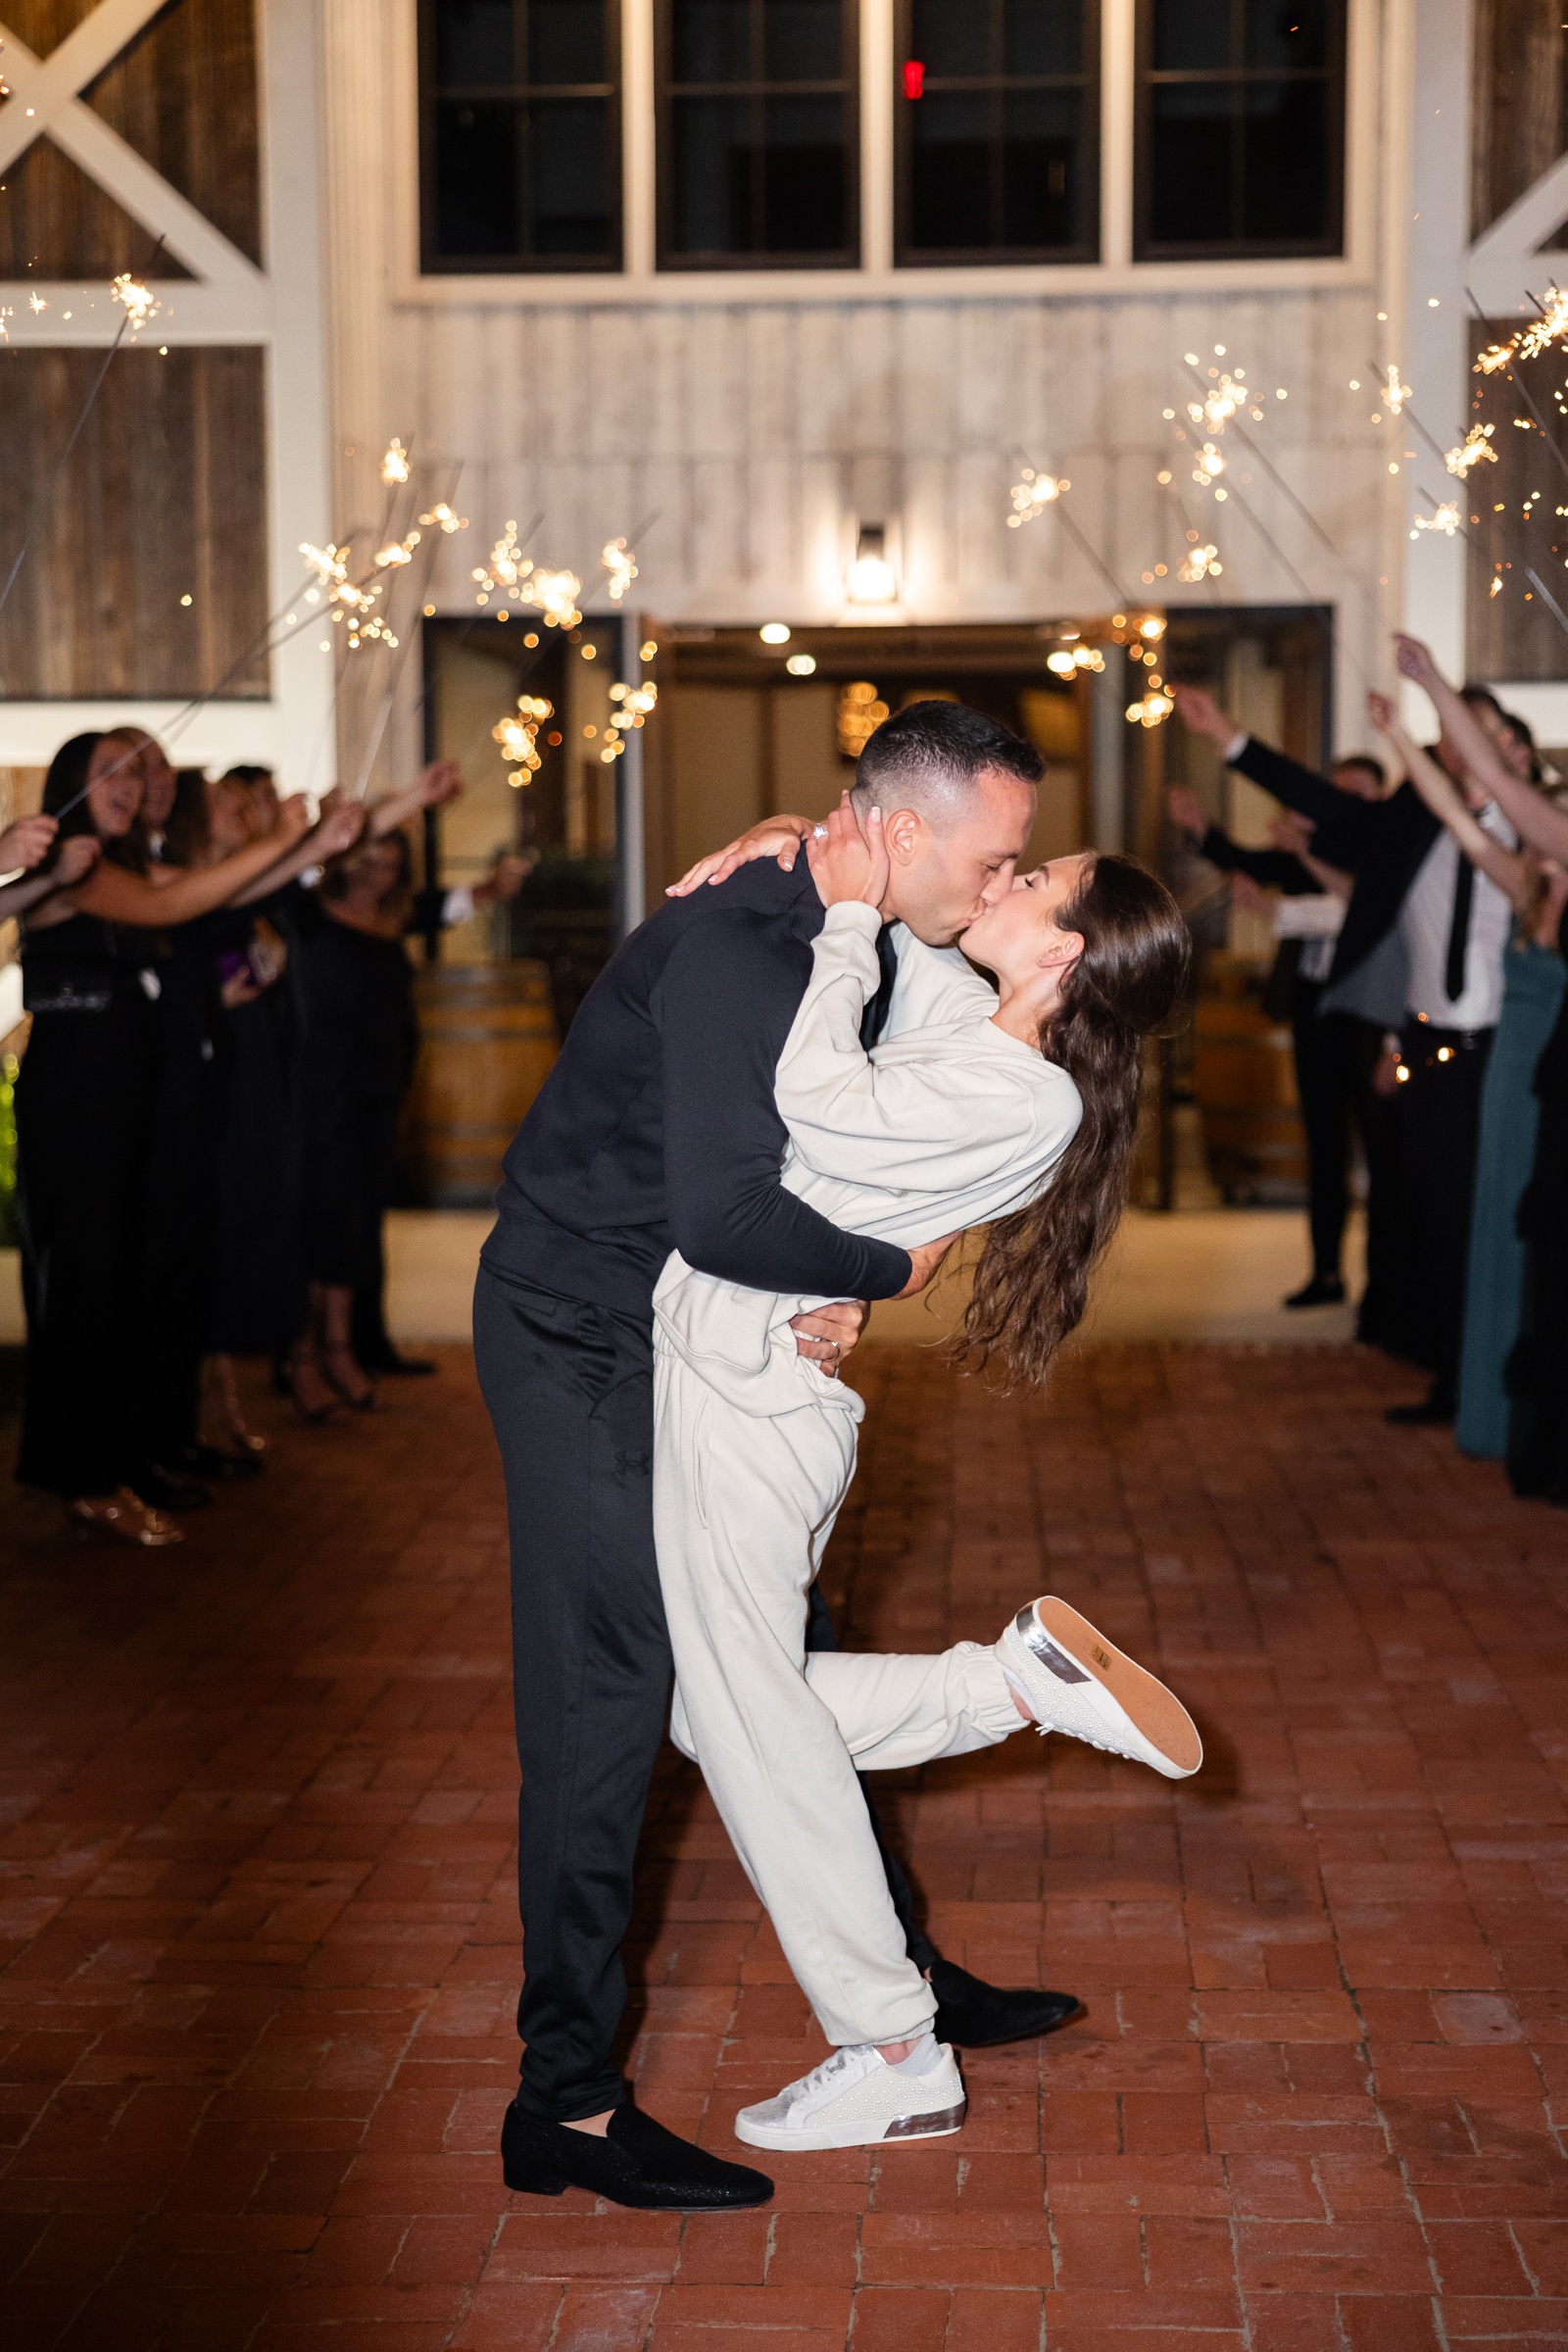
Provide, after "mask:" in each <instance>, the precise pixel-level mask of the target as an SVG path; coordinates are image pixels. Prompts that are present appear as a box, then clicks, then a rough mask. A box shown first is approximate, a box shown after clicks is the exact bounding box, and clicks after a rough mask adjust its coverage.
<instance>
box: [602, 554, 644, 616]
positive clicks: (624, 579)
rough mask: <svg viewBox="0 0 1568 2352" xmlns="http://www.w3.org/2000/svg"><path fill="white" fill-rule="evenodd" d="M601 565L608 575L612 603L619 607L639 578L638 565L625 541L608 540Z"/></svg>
mask: <svg viewBox="0 0 1568 2352" xmlns="http://www.w3.org/2000/svg"><path fill="white" fill-rule="evenodd" d="M599 564H600V568H601V570H603V571H604V572H605V573H606V574H607V575H608V581H609V588H610V601H611V603H612V604H613V605H618V604H619V602H620V600H621V598H622V597H623V596H624V595H625V593H626V591H627V589H628V588H629V587H630V586H631V584H632V582H633V580H634V579H635V578H636V577H637V564H636V562H635V560H634V558H633V556H632V552H631V550H630V548H629V547H628V546H627V544H626V542H625V540H624V539H607V540H606V542H605V544H604V546H603V548H602V549H601V550H600V555H599Z"/></svg>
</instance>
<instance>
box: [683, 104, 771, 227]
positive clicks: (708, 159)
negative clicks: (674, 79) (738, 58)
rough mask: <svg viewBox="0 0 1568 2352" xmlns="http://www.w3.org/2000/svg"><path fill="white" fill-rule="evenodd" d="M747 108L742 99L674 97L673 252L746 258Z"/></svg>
mask: <svg viewBox="0 0 1568 2352" xmlns="http://www.w3.org/2000/svg"><path fill="white" fill-rule="evenodd" d="M751 125H752V109H751V105H750V102H749V101H748V100H746V99H744V98H677V99H676V101H675V104H674V108H673V129H674V141H675V155H674V166H675V237H674V244H675V250H676V252H677V253H750V252H751V251H752V250H753V240H752V225H751V215H752V198H751V189H752V154H753V149H752V127H751Z"/></svg>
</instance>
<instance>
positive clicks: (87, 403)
mask: <svg viewBox="0 0 1568 2352" xmlns="http://www.w3.org/2000/svg"><path fill="white" fill-rule="evenodd" d="M163 250H164V239H163V237H162V236H160V237H159V239H158V242H157V244H156V245H155V246H154V247H153V250H152V259H153V260H154V261H155V262H156V261H157V259H158V256H159V255H160V254H161V253H162V252H163ZM124 313H125V315H124V317H123V319H121V321H120V324H119V326H118V327H117V329H116V330H115V339H114V341H113V342H112V343H111V344H110V346H109V349H108V350H107V351H106V352H105V354H104V364H103V366H102V367H101V368H99V370H98V372H97V374H96V375H95V376H94V377H93V379H92V388H91V390H90V391H89V392H88V394H87V397H86V399H85V400H84V401H83V402H82V404H81V411H80V414H79V415H78V417H77V418H76V421H75V423H74V424H73V426H72V428H71V438H70V440H69V441H68V442H67V443H66V446H65V448H64V449H63V450H62V451H61V453H60V459H59V463H58V464H57V466H55V469H54V472H53V473H52V474H51V475H50V477H49V486H48V488H47V489H46V490H45V492H44V494H43V496H42V498H41V499H40V500H39V501H38V504H37V507H36V508H35V510H34V513H33V518H32V522H31V524H30V526H29V527H28V531H27V535H26V537H25V539H24V541H23V542H22V545H21V546H20V547H19V548H18V550H17V553H16V559H15V561H14V562H13V564H12V566H11V569H10V570H9V571H8V572H7V573H6V577H5V585H4V587H0V613H3V612H4V611H5V609H6V600H7V598H8V597H9V596H10V594H11V591H12V589H13V588H14V587H15V586H16V584H17V574H18V573H19V572H20V571H21V569H22V566H23V564H25V562H26V560H27V550H28V549H29V548H30V547H31V545H32V543H33V541H34V539H36V537H37V536H38V527H39V525H40V523H41V522H42V521H43V518H44V515H45V514H46V513H47V512H48V510H49V508H50V507H52V506H53V504H54V500H55V495H56V493H57V492H58V490H59V488H60V484H61V482H62V481H63V480H64V478H65V471H66V467H67V466H69V465H70V463H71V453H72V451H73V449H74V448H75V446H76V443H77V442H78V441H79V440H80V438H81V430H82V427H83V425H84V424H85V423H86V421H87V419H88V417H90V416H91V415H92V407H93V403H94V401H95V400H96V399H97V398H98V395H99V393H100V392H101V391H102V390H103V383H104V377H105V376H106V375H107V374H108V373H109V368H110V363H111V362H112V361H113V359H114V356H115V354H116V352H117V351H118V350H119V349H120V346H121V344H122V343H123V341H124V338H125V332H126V329H127V328H128V327H130V326H131V325H132V324H134V325H136V326H140V325H142V324H143V322H144V316H145V314H140V315H139V314H138V306H137V305H135V304H133V303H132V302H130V301H129V300H126V301H125V303H124Z"/></svg>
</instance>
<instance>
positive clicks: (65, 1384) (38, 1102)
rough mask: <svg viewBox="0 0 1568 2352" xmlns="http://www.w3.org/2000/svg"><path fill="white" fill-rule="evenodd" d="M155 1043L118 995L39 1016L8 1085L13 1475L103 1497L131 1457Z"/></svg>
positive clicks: (125, 1473) (147, 1008) (150, 1020)
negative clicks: (14, 1202) (17, 1261)
mask: <svg viewBox="0 0 1568 2352" xmlns="http://www.w3.org/2000/svg"><path fill="white" fill-rule="evenodd" d="M159 1051H160V1036H159V1025H158V1020H157V1016H156V1013H155V1011H154V1008H153V1006H152V1005H150V1004H149V1003H148V1002H147V999H146V998H145V997H144V996H143V994H142V992H141V989H140V988H139V987H138V986H137V985H136V984H135V983H134V981H132V982H130V983H129V984H128V985H127V984H126V983H125V982H123V981H121V982H119V983H117V985H116V986H115V989H114V1000H113V1003H112V1004H111V1005H108V1006H107V1007H106V1008H105V1009H103V1010H102V1011H97V1012H88V1011H73V1012H40V1013H37V1014H36V1015H35V1016H34V1019H33V1024H32V1035H31V1039H30V1041H29V1043H28V1047H27V1052H26V1054H25V1057H24V1060H23V1065H22V1075H21V1077H20V1079H19V1080H18V1082H17V1143H18V1160H19V1171H18V1172H19V1176H20V1179H21V1181H20V1188H19V1191H20V1198H19V1206H20V1209H21V1222H22V1283H23V1296H24V1299H25V1302H26V1311H27V1356H26V1404H25V1411H24V1414H23V1423H22V1453H21V1459H20V1461H19V1463H18V1467H17V1475H18V1477H19V1478H21V1479H24V1480H25V1482H26V1483H27V1484H28V1485H29V1486H37V1487H46V1488H52V1489H53V1490H54V1491H55V1493H57V1494H59V1495H68V1496H69V1495H107V1494H110V1493H112V1492H113V1490H114V1489H115V1488H116V1487H118V1486H121V1485H123V1483H125V1482H126V1481H127V1480H128V1479H130V1478H131V1477H132V1476H133V1475H134V1473H135V1470H136V1468H137V1465H138V1461H139V1456H140V1446H139V1438H138V1432H137V1429H136V1426H135V1420H136V1399H137V1398H138V1397H139V1396H140V1395H141V1393H142V1383H143V1368H142V1362H141V1356H142V1340H143V1336H144V1335H143V1334H142V1333H141V1332H140V1331H139V1329H138V1324H139V1313H138V1308H139V1302H140V1295H139V1275H140V1269H141V1265H142V1257H143V1237H144V1227H145V1216H146V1192H147V1174H148V1156H149V1152H150V1149H151V1144H152V1133H153V1111H154V1099H155V1096H156V1092H157V1087H158V1073H159Z"/></svg>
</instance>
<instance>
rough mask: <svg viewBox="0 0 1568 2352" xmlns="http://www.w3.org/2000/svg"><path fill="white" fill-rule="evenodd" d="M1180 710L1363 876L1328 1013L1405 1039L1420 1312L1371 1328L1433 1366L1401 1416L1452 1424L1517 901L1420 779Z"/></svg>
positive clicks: (1203, 712) (1489, 710) (1412, 1307)
mask: <svg viewBox="0 0 1568 2352" xmlns="http://www.w3.org/2000/svg"><path fill="white" fill-rule="evenodd" d="M1466 700H1467V701H1468V702H1470V703H1471V705H1472V708H1475V707H1476V706H1478V705H1479V706H1481V710H1480V711H1479V712H1478V715H1482V716H1483V721H1485V719H1486V718H1493V719H1494V724H1495V725H1499V726H1500V725H1504V724H1505V721H1504V720H1503V714H1502V712H1501V711H1500V710H1498V708H1497V705H1496V703H1495V699H1494V698H1493V697H1492V696H1491V695H1490V694H1486V693H1485V690H1476V689H1467V691H1466ZM1176 704H1177V709H1178V711H1179V712H1180V714H1181V716H1182V719H1183V720H1184V722H1185V723H1186V724H1187V725H1188V726H1189V727H1191V728H1192V729H1193V730H1194V732H1195V733H1197V734H1202V735H1207V736H1208V737H1209V738H1210V739H1211V740H1212V741H1213V742H1214V743H1216V744H1217V745H1218V746H1219V748H1220V750H1221V753H1222V754H1223V756H1224V759H1225V761H1226V763H1227V765H1228V766H1231V767H1234V768H1235V769H1236V770H1237V772H1238V774H1240V775H1244V776H1246V777H1248V778H1249V779H1250V781H1251V782H1252V783H1254V784H1256V785H1257V786H1259V788H1260V789H1261V790H1262V791H1264V792H1266V793H1269V794H1270V795H1271V796H1272V797H1273V798H1274V799H1275V800H1277V801H1281V802H1283V803H1284V805H1285V807H1286V808H1288V809H1296V810H1297V811H1298V813H1299V814H1300V815H1302V816H1304V817H1306V818H1308V819H1309V820H1310V822H1311V824H1312V825H1313V827H1314V832H1313V837H1312V848H1313V852H1314V855H1315V856H1317V857H1319V858H1323V859H1324V860H1325V862H1327V863H1328V864H1330V865H1337V866H1342V867H1344V868H1345V869H1346V870H1347V871H1348V872H1349V873H1351V874H1353V875H1354V877H1355V888H1354V890H1353V891H1352V893H1351V897H1350V903H1349V905H1348V907H1347V908H1346V911H1345V922H1344V925H1343V927H1342V929H1341V932H1340V936H1339V940H1338V943H1337V945H1336V947H1335V952H1334V960H1333V962H1332V964H1331V965H1330V967H1329V972H1328V977H1327V980H1326V982H1325V985H1324V990H1323V996H1322V1000H1321V1003H1320V1005H1319V1017H1320V1018H1323V1017H1326V1016H1327V1015H1329V1014H1331V1013H1335V1012H1351V1013H1354V1014H1356V1015H1357V1016H1358V1017H1359V1018H1360V1019H1362V1020H1364V1021H1370V1022H1374V1023H1376V1024H1378V1025H1379V1026H1380V1027H1381V1028H1383V1029H1385V1030H1387V1031H1391V1032H1392V1031H1397V1033H1398V1039H1399V1061H1398V1069H1399V1072H1400V1073H1401V1075H1400V1078H1399V1096H1400V1101H1399V1106H1398V1107H1399V1118H1400V1124H1401V1130H1402V1133H1401V1145H1402V1150H1401V1162H1402V1184H1401V1203H1402V1219H1401V1222H1402V1223H1403V1225H1404V1228H1405V1231H1404V1236H1403V1239H1404V1243H1405V1250H1404V1273H1405V1281H1404V1282H1403V1283H1402V1284H1401V1286H1400V1288H1401V1290H1402V1292H1403V1303H1404V1306H1405V1308H1406V1309H1407V1311H1408V1314H1409V1318H1410V1320H1409V1326H1408V1330H1407V1331H1399V1330H1398V1329H1397V1328H1396V1329H1395V1330H1392V1331H1388V1332H1387V1333H1385V1332H1384V1331H1382V1330H1379V1329H1376V1328H1374V1329H1371V1330H1363V1334H1362V1336H1363V1337H1365V1338H1369V1339H1373V1340H1375V1341H1377V1342H1378V1343H1379V1344H1383V1345H1387V1344H1390V1343H1391V1342H1392V1344H1393V1345H1394V1346H1395V1347H1396V1348H1397V1351H1398V1352H1401V1353H1403V1352H1406V1351H1408V1352H1410V1353H1411V1354H1413V1355H1415V1356H1416V1358H1417V1360H1418V1361H1423V1362H1425V1363H1426V1364H1427V1365H1428V1366H1429V1367H1430V1369H1431V1371H1432V1375H1433V1379H1432V1387H1431V1390H1430V1392H1429V1394H1428V1395H1427V1396H1426V1397H1423V1398H1421V1399H1420V1400H1419V1401H1418V1402H1416V1403H1413V1404H1408V1405H1394V1406H1391V1407H1390V1410H1389V1418H1390V1419H1391V1420H1394V1421H1399V1422H1410V1423H1420V1422H1446V1421H1451V1420H1452V1418H1453V1408H1454V1398H1455V1393H1456V1389H1457V1385H1458V1370H1459V1347H1460V1340H1461V1335H1462V1330H1463V1320H1464V1283H1465V1260H1466V1256H1467V1253H1468V1248H1469V1235H1470V1200H1471V1193H1472V1189H1473V1185H1474V1179H1475V1158H1476V1142H1477V1131H1478V1121H1479V1117H1480V1109H1481V1086H1482V1080H1483V1078H1484V1077H1485V1074H1486V1065H1487V1055H1488V1053H1489V1051H1490V1049H1491V1045H1492V1037H1493V1032H1494V1030H1495V1026H1496V1021H1497V1015H1498V1012H1499V1010H1500V1007H1501V997H1502V951H1503V948H1504V946H1505V944H1506V941H1507V936H1508V925H1509V921H1510V918H1511V913H1512V909H1511V907H1509V904H1508V901H1507V900H1506V898H1505V897H1504V896H1503V893H1502V892H1501V891H1500V890H1498V889H1497V888H1496V887H1495V884H1494V883H1492V882H1491V881H1489V880H1488V878H1487V876H1486V875H1484V874H1478V873H1477V872H1476V870H1475V868H1474V867H1473V866H1472V865H1471V864H1470V862H1469V860H1468V859H1467V858H1464V857H1462V856H1461V854H1460V852H1459V849H1458V845H1457V843H1456V842H1455V841H1454V839H1453V837H1452V835H1451V834H1449V833H1447V832H1446V830H1445V828H1444V827H1443V825H1442V824H1441V823H1440V822H1439V820H1438V818H1437V817H1436V816H1434V815H1433V813H1432V811H1431V810H1430V809H1428V808H1427V806H1426V803H1425V802H1424V801H1423V800H1422V799H1421V797H1420V795H1419V794H1418V793H1417V792H1416V790H1415V787H1414V786H1413V785H1412V784H1410V783H1409V782H1407V781H1406V782H1404V783H1401V784H1400V785H1399V787H1398V788H1397V791H1396V792H1394V793H1393V794H1391V795H1390V797H1389V798H1388V799H1386V800H1380V801H1371V802H1368V801H1361V800H1356V799H1352V798H1351V797H1350V796H1349V795H1348V794H1346V793H1344V792H1341V791H1339V790H1337V789H1336V787H1335V785H1334V784H1333V783H1331V782H1330V780H1329V778H1328V777H1326V776H1320V775H1318V774H1316V773H1315V772H1314V771H1313V770H1312V769H1311V768H1307V767H1303V766H1301V765H1300V764H1299V761H1297V760H1289V759H1287V758H1286V757H1285V755H1284V754H1283V753H1282V752H1276V751H1273V750H1271V749H1270V747H1269V746H1268V745H1267V744H1264V743H1259V742H1257V741H1256V739H1255V738H1254V737H1252V736H1250V735H1249V734H1248V732H1247V730H1246V728H1245V727H1238V726H1237V725H1236V723H1235V721H1234V720H1233V719H1231V718H1230V717H1228V716H1227V714H1226V713H1225V712H1224V711H1221V710H1220V708H1219V706H1218V705H1217V704H1216V703H1215V702H1214V701H1213V700H1212V699H1211V697H1209V696H1208V695H1206V694H1202V693H1201V692H1199V690H1198V689H1197V688H1195V687H1178V688H1177V689H1176ZM1494 714H1495V717H1494ZM1460 780H1461V782H1462V781H1463V779H1462V777H1461V778H1460ZM1464 788H1465V790H1466V793H1467V797H1469V798H1470V800H1471V802H1472V805H1473V806H1474V807H1475V808H1476V809H1477V813H1478V815H1479V817H1480V819H1481V822H1482V823H1483V824H1484V825H1486V826H1487V828H1488V830H1489V831H1492V830H1495V831H1496V832H1497V835H1498V838H1499V839H1506V840H1507V841H1508V842H1509V843H1510V844H1511V843H1512V839H1513V835H1512V829H1511V828H1510V827H1509V826H1508V824H1507V822H1506V820H1505V819H1504V818H1502V817H1501V816H1500V814H1498V812H1497V811H1496V810H1495V809H1494V808H1493V807H1492V805H1491V803H1490V802H1488V801H1487V800H1486V798H1485V796H1484V795H1481V794H1478V793H1476V792H1475V791H1473V790H1472V789H1471V788H1470V787H1469V786H1468V785H1466V786H1465V787H1464ZM1379 1311H1380V1314H1381V1313H1383V1312H1384V1311H1385V1310H1384V1308H1383V1305H1382V1302H1380V1306H1379ZM1396 1320H1397V1321H1398V1320H1402V1318H1397V1319H1396ZM1401 1343H1402V1344H1401Z"/></svg>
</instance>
